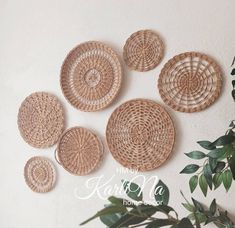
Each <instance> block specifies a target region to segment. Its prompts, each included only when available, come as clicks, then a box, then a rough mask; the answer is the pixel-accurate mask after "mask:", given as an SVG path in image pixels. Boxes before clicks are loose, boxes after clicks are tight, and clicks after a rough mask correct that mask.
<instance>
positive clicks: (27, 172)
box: [24, 156, 56, 193]
mask: <svg viewBox="0 0 235 228" xmlns="http://www.w3.org/2000/svg"><path fill="white" fill-rule="evenodd" d="M24 177H25V181H26V184H27V185H28V186H29V187H30V188H31V189H32V190H33V191H34V192H39V193H43V192H49V191H50V190H51V189H52V188H53V187H54V185H55V182H56V171H55V167H54V165H53V164H52V162H51V161H50V160H48V159H47V158H45V157H39V156H37V157H32V158H30V159H29V160H28V161H27V163H26V165H25V167H24Z"/></svg>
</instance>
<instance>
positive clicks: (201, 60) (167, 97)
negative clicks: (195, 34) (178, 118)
mask: <svg viewBox="0 0 235 228" xmlns="http://www.w3.org/2000/svg"><path fill="white" fill-rule="evenodd" d="M221 75H222V74H221V70H220V67H219V66H218V65H217V64H216V63H215V61H214V60H213V59H211V58H210V57H208V56H207V55H204V54H201V53H197V52H186V53H183V54H180V55H177V56H175V57H174V58H172V59H170V60H169V61H168V62H167V63H166V64H165V66H164V68H163V69H162V71H161V74H160V77H159V79H158V89H159V92H160V95H161V97H162V99H163V101H164V102H165V103H166V104H167V105H169V106H170V107H171V108H173V109H175V110H177V111H181V112H197V111H201V110H203V109H205V108H207V107H208V106H210V105H211V104H212V103H213V102H214V101H215V100H216V99H217V98H218V96H219V95H220V91H221V86H222V76H221Z"/></svg>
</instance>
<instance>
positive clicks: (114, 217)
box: [100, 213, 121, 227]
mask: <svg viewBox="0 0 235 228" xmlns="http://www.w3.org/2000/svg"><path fill="white" fill-rule="evenodd" d="M120 218H121V214H120V213H117V214H107V215H101V216H100V221H101V222H102V223H103V224H105V225H106V226H108V227H109V226H112V225H113V224H114V223H115V222H117V221H118V220H119V219H120Z"/></svg>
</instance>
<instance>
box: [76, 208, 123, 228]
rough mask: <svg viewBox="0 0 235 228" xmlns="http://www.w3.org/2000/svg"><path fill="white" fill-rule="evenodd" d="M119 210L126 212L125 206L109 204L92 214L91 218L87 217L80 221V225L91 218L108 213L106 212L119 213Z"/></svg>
mask: <svg viewBox="0 0 235 228" xmlns="http://www.w3.org/2000/svg"><path fill="white" fill-rule="evenodd" d="M120 212H126V208H124V207H118V206H110V207H106V208H104V209H102V210H100V211H98V212H97V213H96V214H95V215H94V216H92V217H91V218H89V219H87V220H86V221H84V222H82V223H81V224H80V225H84V224H86V223H88V222H90V221H91V220H93V219H95V218H98V217H100V216H103V215H108V214H116V213H120Z"/></svg>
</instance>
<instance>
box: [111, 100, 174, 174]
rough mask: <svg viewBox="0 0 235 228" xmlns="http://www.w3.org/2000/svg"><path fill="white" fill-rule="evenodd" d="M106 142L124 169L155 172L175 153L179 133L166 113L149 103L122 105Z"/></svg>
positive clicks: (144, 101) (145, 101)
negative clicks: (176, 136) (175, 143)
mask: <svg viewBox="0 0 235 228" xmlns="http://www.w3.org/2000/svg"><path fill="white" fill-rule="evenodd" d="M106 139H107V143H108V147H109V149H110V151H111V153H112V155H113V157H114V158H115V159H116V160H117V161H118V162H119V163H120V164H121V165H123V166H124V167H127V168H130V169H134V170H138V171H148V170H153V169H155V168H157V167H159V166H160V165H162V164H163V163H164V162H165V161H166V160H167V158H168V157H169V155H170V153H171V152H172V149H173V145H174V141H175V129H174V125H173V122H172V119H171V118H170V116H169V114H168V113H167V112H166V110H165V109H164V108H163V107H162V106H161V105H159V104H158V103H156V102H154V101H151V100H147V99H135V100H130V101H127V102H126V103H124V104H122V105H120V106H119V107H118V108H117V109H116V110H115V111H114V112H113V113H112V115H111V117H110V118H109V121H108V124H107V128H106Z"/></svg>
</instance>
